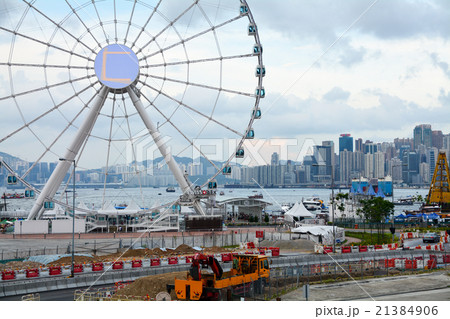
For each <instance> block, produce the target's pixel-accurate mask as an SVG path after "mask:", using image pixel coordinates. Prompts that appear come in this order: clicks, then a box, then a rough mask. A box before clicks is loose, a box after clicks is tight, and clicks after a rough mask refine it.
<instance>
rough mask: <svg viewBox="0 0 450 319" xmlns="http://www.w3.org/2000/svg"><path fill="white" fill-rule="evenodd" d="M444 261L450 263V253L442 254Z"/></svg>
mask: <svg viewBox="0 0 450 319" xmlns="http://www.w3.org/2000/svg"><path fill="white" fill-rule="evenodd" d="M442 262H443V263H444V264H449V263H450V255H444V256H442Z"/></svg>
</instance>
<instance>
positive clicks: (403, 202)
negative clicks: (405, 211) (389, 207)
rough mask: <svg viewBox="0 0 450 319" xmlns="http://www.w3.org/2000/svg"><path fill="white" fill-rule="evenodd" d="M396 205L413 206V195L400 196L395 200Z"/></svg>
mask: <svg viewBox="0 0 450 319" xmlns="http://www.w3.org/2000/svg"><path fill="white" fill-rule="evenodd" d="M394 205H399V206H411V205H414V200H413V199H412V198H411V197H407V198H399V199H398V200H396V201H394Z"/></svg>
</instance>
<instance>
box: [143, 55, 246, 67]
mask: <svg viewBox="0 0 450 319" xmlns="http://www.w3.org/2000/svg"><path fill="white" fill-rule="evenodd" d="M253 57H254V55H253V54H240V55H230V56H223V57H214V58H207V59H198V60H186V61H177V62H167V63H157V64H147V65H143V66H142V67H141V68H158V67H166V66H175V65H183V64H193V63H206V62H214V61H222V60H233V59H243V58H253Z"/></svg>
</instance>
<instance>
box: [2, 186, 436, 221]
mask: <svg viewBox="0 0 450 319" xmlns="http://www.w3.org/2000/svg"><path fill="white" fill-rule="evenodd" d="M175 190H176V192H175V193H167V192H166V189H165V188H163V187H160V188H142V189H140V188H123V189H106V190H105V192H104V190H103V189H99V190H94V189H77V191H76V199H75V200H76V205H77V206H80V205H81V204H82V203H84V204H85V205H86V206H87V207H88V208H94V209H96V210H97V209H100V208H101V206H102V203H103V202H105V203H106V204H108V203H111V204H112V205H113V206H116V205H122V204H127V205H131V204H132V203H133V202H134V203H136V204H137V205H138V206H139V207H143V208H151V207H156V206H159V205H162V204H167V203H171V202H173V201H175V200H176V199H177V198H178V197H179V196H180V194H181V191H180V189H179V188H178V187H176V188H175ZM221 191H223V192H224V195H219V194H220V192H221ZM17 192H18V193H20V192H21V191H17ZM334 192H335V194H337V193H338V192H339V190H338V189H335V191H334ZM341 192H343V193H347V192H348V189H346V190H344V189H342V190H341ZM217 194H218V195H217V201H222V200H225V199H229V198H237V197H240V198H242V197H244V198H246V197H247V196H252V195H255V194H262V195H263V197H264V200H266V201H268V202H270V203H272V204H273V205H272V206H269V207H268V210H269V211H271V210H274V211H275V210H279V209H280V207H281V204H284V203H295V202H297V201H302V200H303V199H306V198H310V197H318V198H320V199H321V200H323V201H324V203H326V204H328V202H329V199H330V197H331V189H324V188H295V189H283V188H270V189H255V188H253V189H251V188H250V189H218V190H217ZM427 194H428V189H425V188H420V189H416V188H413V189H395V190H394V196H395V199H399V198H405V197H407V196H417V195H421V196H422V197H424V198H425V197H426V195H427ZM56 198H57V199H58V200H61V201H63V202H66V203H68V205H72V193H71V192H69V193H63V195H62V196H61V195H57V197H56ZM391 199H392V197H388V198H387V200H391ZM6 202H7V205H8V211H15V210H25V211H28V210H30V209H31V207H32V206H33V202H34V200H33V199H10V200H7V201H6ZM418 207H419V206H418V204H415V205H413V206H395V215H398V214H400V213H402V212H403V211H404V210H405V209H406V210H413V209H418Z"/></svg>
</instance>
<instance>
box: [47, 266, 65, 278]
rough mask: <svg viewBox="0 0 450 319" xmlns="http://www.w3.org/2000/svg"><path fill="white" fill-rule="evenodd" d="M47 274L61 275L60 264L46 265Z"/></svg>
mask: <svg viewBox="0 0 450 319" xmlns="http://www.w3.org/2000/svg"><path fill="white" fill-rule="evenodd" d="M48 274H49V275H50V276H55V275H61V274H62V270H61V266H51V267H48Z"/></svg>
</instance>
